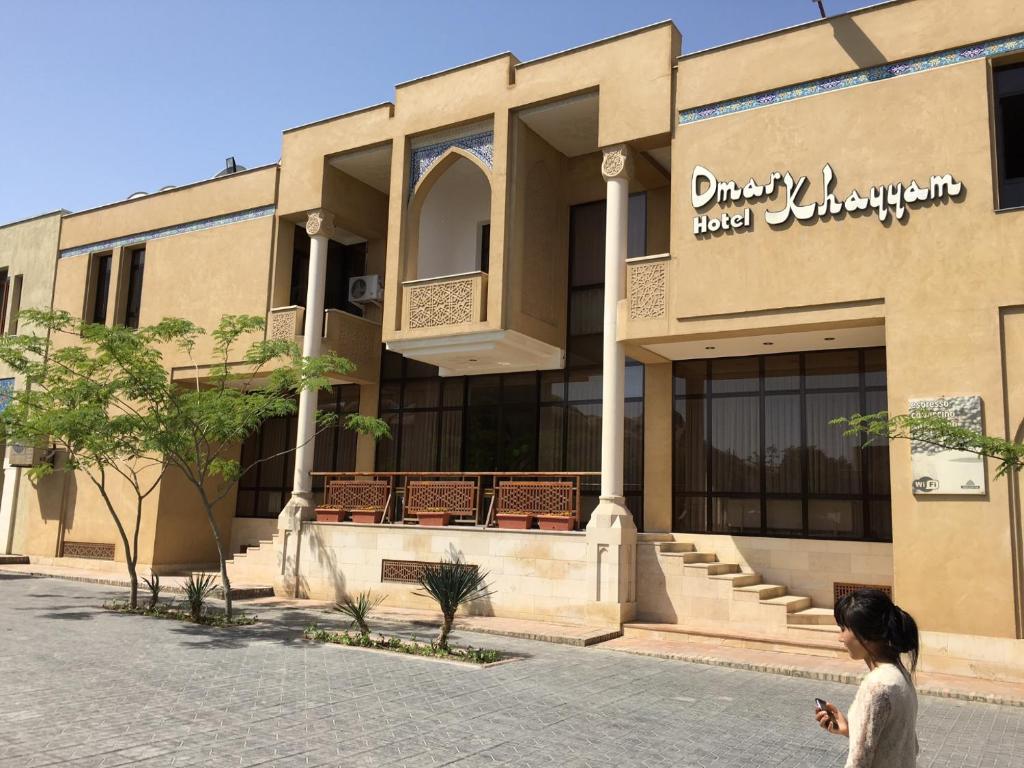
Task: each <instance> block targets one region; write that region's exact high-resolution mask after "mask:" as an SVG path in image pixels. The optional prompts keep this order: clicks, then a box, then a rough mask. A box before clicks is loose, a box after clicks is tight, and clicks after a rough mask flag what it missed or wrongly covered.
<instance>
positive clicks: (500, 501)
mask: <svg viewBox="0 0 1024 768" xmlns="http://www.w3.org/2000/svg"><path fill="white" fill-rule="evenodd" d="M524 512H527V513H529V514H531V515H534V516H537V515H559V516H565V517H572V518H573V519H574V520H575V521H576V526H578V525H579V513H580V511H579V486H578V485H577V484H576V483H574V482H571V481H566V480H498V481H497V484H496V486H495V489H494V501H493V503H492V504H491V509H490V512H489V513H488V516H487V518H488V519H487V523H488V525H490V524H493V522H494V520H495V515H505V514H522V513H524Z"/></svg>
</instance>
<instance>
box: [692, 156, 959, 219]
mask: <svg viewBox="0 0 1024 768" xmlns="http://www.w3.org/2000/svg"><path fill="white" fill-rule="evenodd" d="M821 181H822V184H821V188H822V190H823V191H822V195H821V199H820V200H816V201H812V202H804V196H805V193H806V191H807V185H808V179H807V177H806V176H800V177H799V178H795V177H794V176H793V175H792V174H791V173H788V172H787V173H785V174H782V173H780V172H779V171H774V172H773V173H772V174H771V175H769V176H768V178H767V179H766V180H765V182H764V183H763V184H762V183H759V182H757V181H755V180H754V179H751V180H750V181H748V182H747V183H746V184H742V185H741V184H740V183H739V182H736V181H733V180H731V179H727V180H724V181H720V180H719V179H718V177H717V176H715V174H714V173H713V172H711V171H710V170H708V169H707V168H705V167H704V166H702V165H698V166H696V167H695V168H694V169H693V176H692V177H691V179H690V200H691V202H692V203H693V209H694V210H695V211H697V212H698V215H696V216H694V217H693V234H694V235H706V234H710V233H714V232H720V231H728V230H747V229H750V228H751V227H752V226H753V224H754V219H753V213H752V211H751V209H750V208H744V209H743V210H740V211H729V212H726V213H722V214H720V215H718V214H711V213H701V211H702V210H704V209H706V208H708V207H710V206H711V205H713V204H716V203H717V204H718V205H726V204H734V203H756V202H761V201H764V200H770V199H771V198H773V197H774V198H775V200H776V201H777V203H778V205H779V207H777V208H773V209H771V210H766V211H765V212H764V220H765V221H766V222H767V223H768V224H769V226H772V227H781V226H783V225H785V224H786V223H787V222H789V221H790V220H791V219H795V220H796V221H816V220H818V219H821V218H825V217H837V216H841V215H843V214H867V215H874V216H876V217H878V220H879V221H880V222H882V223H883V224H884V223H885V222H886V221H888V220H889V219H890V217H891V218H893V219H895V220H896V221H901V220H902V219H903V218H904V217H905V216H906V215H907V211H908V210H909V209H910V208H913V207H915V206H918V205H923V204H925V203H931V202H937V201H944V200H956V199H957V198H958V197H959V196H960V194H961V192H963V184H962V183H961V182H959V181H957V180H956V179H954V178H953V177H952V176H951V175H950V174H948V173H946V174H943V175H942V176H932V177H931V178H930V179H929V180H928V183H927V184H925V185H923V186H922V185H920V184H918V183H917V182H916V181H914V180H911V181H910V182H909V183H907V184H904V183H903V182H896V183H894V184H879V185H878V186H874V187H871V188H870V189H869V190H868V191H867V192H866V193H865V194H861V193H860V192H859V191H857V190H856V189H854V190H853V191H851V192H850V193H849V194H848V195H846V197H841V196H839V195H836V193H835V188H836V174H835V171H833V170H832V166H831V165H828V164H827V163H826V165H825V167H824V168H822V169H821Z"/></svg>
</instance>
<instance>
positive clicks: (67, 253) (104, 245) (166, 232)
mask: <svg viewBox="0 0 1024 768" xmlns="http://www.w3.org/2000/svg"><path fill="white" fill-rule="evenodd" d="M276 210H277V206H274V205H264V206H263V207H261V208H250V209H249V210H246V211H238V212H237V213H228V214H226V215H224V216H213V217H211V218H209V219H199V220H198V221H190V222H188V223H187V224H175V225H174V226H173V227H164V228H163V229H152V230H150V231H149V232H140V233H139V234H137V235H125V236H124V237H115V238H114V239H113V240H103V241H102V242H99V243H89V244H88V245H77V246H75V247H74V248H66V249H64V250H63V251H61V252H60V258H62V259H67V258H70V257H71V256H80V255H82V254H83V253H94V252H95V251H108V250H110V249H111V248H120V247H123V246H126V245H137V244H138V243H145V242H147V241H149V240H159V239H161V238H163V237H173V236H174V235H182V234H185V233H186V232H198V231H199V230H201V229H211V228H213V227H222V226H224V225H225V224H237V223H238V222H240V221H249V220H250V219H261V218H263V217H264V216H273V215H274V212H275V211H276Z"/></svg>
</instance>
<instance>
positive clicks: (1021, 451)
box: [829, 411, 1024, 477]
mask: <svg viewBox="0 0 1024 768" xmlns="http://www.w3.org/2000/svg"><path fill="white" fill-rule="evenodd" d="M829 424H833V425H835V426H843V427H846V430H845V432H844V433H843V434H844V435H846V436H848V437H852V436H854V435H863V436H865V437H867V438H868V440H867V444H870V443H871V442H872V441H873V440H877V439H888V440H899V439H902V440H916V441H919V442H922V443H927V444H929V445H934V446H936V447H939V448H944V449H947V450H955V451H965V452H967V453H973V454H974V455H976V456H987V457H988V458H990V459H994V460H995V461H997V462H998V464H997V467H996V477H1002V476H1003V475H1005V474H1007V473H1008V472H1019V471H1020V469H1021V466H1022V465H1024V444H1021V443H1015V442H1013V441H1012V440H1006V439H1004V438H1001V437H990V436H988V435H985V434H983V433H981V432H978V431H975V430H973V429H969V428H967V427H963V426H961V425H959V424H956V423H955V422H953V421H950V420H949V419H947V418H944V417H942V416H938V415H935V414H931V413H916V414H896V415H893V416H890V415H889V413H888V412H887V411H879V412H878V413H868V414H860V413H855V414H853V415H852V416H848V417H847V416H843V417H840V418H838V419H833V420H832V421H830V422H829Z"/></svg>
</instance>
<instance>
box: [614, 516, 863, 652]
mask: <svg viewBox="0 0 1024 768" xmlns="http://www.w3.org/2000/svg"><path fill="white" fill-rule="evenodd" d="M667 538H668V537H667V536H666V539H667ZM648 541H649V542H650V541H651V540H650V539H648ZM651 543H652V544H653V546H654V550H655V553H656V556H657V559H658V565H659V566H660V569H661V571H662V573H663V574H664V577H665V588H666V591H668V592H670V594H671V600H672V604H673V606H674V607H676V609H677V613H678V614H679V621H681V622H682V623H677V624H667V623H649V622H634V623H630V624H626V625H624V627H623V630H624V633H625V635H626V636H627V637H629V636H633V637H636V636H640V635H643V636H647V637H652V639H664V640H672V639H678V640H686V641H687V642H704V643H714V644H728V645H732V646H739V647H747V648H755V649H759V650H773V651H780V652H789V653H805V654H813V655H816V656H827V657H835V658H842V657H845V656H846V653H845V651H843V650H842V648H841V647H840V646H839V644H838V641H837V639H836V633H837V632H838V629H839V628H838V627H837V626H836V624H835V620H834V619H833V617H832V610H831V609H829V608H816V607H813V606H812V605H811V599H810V598H809V597H802V596H800V595H791V594H789V592H788V590H787V589H786V587H785V586H784V585H782V584H771V583H767V582H765V581H764V580H762V578H761V575H760V574H758V573H755V572H752V571H744V570H743V569H742V568H741V567H740V566H739V564H737V563H725V562H722V561H720V560H719V559H718V556H717V555H716V554H715V553H713V552H699V551H697V547H696V546H695V545H694V544H692V543H689V542H681V541H673V540H662V541H653V542H651Z"/></svg>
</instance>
